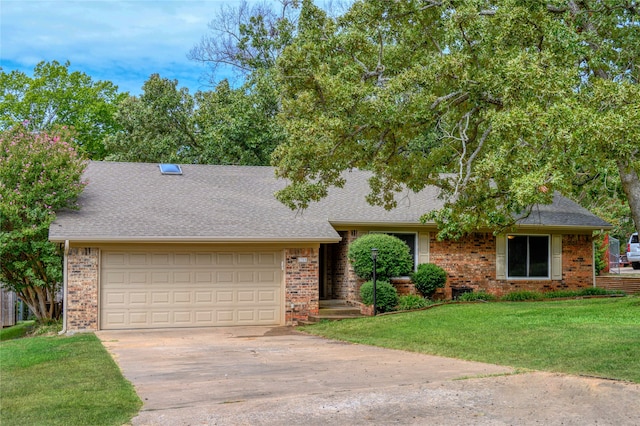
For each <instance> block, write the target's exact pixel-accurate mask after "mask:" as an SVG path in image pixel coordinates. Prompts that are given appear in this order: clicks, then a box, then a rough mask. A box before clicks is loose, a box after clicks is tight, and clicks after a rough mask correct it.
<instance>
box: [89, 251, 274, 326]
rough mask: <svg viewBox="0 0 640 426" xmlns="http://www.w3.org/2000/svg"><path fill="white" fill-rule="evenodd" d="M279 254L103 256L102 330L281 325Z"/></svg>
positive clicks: (198, 253) (167, 252) (179, 253)
mask: <svg viewBox="0 0 640 426" xmlns="http://www.w3.org/2000/svg"><path fill="white" fill-rule="evenodd" d="M280 257H281V254H280V252H260V251H258V252H239V253H235V252H234V253H232V252H219V253H204V252H189V253H186V252H171V251H159V252H151V253H135V252H134V253H127V252H105V253H103V257H102V277H101V302H100V303H101V308H100V309H101V314H100V321H101V328H102V329H126V328H160V327H194V326H228V325H238V324H246V325H249V324H251V325H278V324H280V323H281V321H282V313H283V307H282V288H281V287H282V284H281V280H282V272H281V271H280Z"/></svg>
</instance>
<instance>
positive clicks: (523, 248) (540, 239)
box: [507, 235, 550, 278]
mask: <svg viewBox="0 0 640 426" xmlns="http://www.w3.org/2000/svg"><path fill="white" fill-rule="evenodd" d="M549 264H550V262H549V236H548V235H509V236H508V237H507V275H508V276H509V277H510V278H548V277H549Z"/></svg>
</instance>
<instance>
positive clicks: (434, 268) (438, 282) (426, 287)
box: [411, 263, 447, 297]
mask: <svg viewBox="0 0 640 426" xmlns="http://www.w3.org/2000/svg"><path fill="white" fill-rule="evenodd" d="M411 280H412V281H413V284H415V286H416V289H418V291H419V292H420V293H422V295H423V296H424V297H431V295H433V292H434V291H436V289H437V288H442V287H444V285H445V284H446V282H447V273H446V272H445V271H444V269H442V268H441V267H439V266H438V265H434V264H433V263H421V264H420V265H418V270H417V271H416V272H414V273H413V274H412V275H411Z"/></svg>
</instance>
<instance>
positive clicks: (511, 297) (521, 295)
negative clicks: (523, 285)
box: [500, 290, 544, 302]
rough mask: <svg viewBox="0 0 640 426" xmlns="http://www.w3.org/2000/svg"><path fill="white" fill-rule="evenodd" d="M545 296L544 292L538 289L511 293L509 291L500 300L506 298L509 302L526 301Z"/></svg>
mask: <svg viewBox="0 0 640 426" xmlns="http://www.w3.org/2000/svg"><path fill="white" fill-rule="evenodd" d="M542 299H544V296H543V295H542V293H540V292H537V291H527V290H522V291H514V292H511V293H507V294H505V295H504V296H502V297H501V298H500V300H504V301H507V302H526V301H530V300H542Z"/></svg>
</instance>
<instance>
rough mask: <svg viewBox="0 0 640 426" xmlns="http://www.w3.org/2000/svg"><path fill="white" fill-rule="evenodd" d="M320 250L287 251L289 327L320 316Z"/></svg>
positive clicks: (286, 277)
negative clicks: (313, 316)
mask: <svg viewBox="0 0 640 426" xmlns="http://www.w3.org/2000/svg"><path fill="white" fill-rule="evenodd" d="M319 253H320V251H319V249H318V248H304V249H287V250H286V251H285V256H286V260H285V294H286V296H285V309H286V315H285V320H286V323H287V324H288V325H296V324H297V323H298V321H306V320H307V319H308V318H309V315H318V309H319V301H318V300H319V297H320V287H319V283H320V279H319V277H320V275H319V272H320V270H319Z"/></svg>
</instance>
